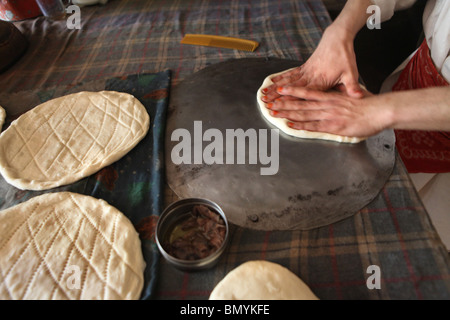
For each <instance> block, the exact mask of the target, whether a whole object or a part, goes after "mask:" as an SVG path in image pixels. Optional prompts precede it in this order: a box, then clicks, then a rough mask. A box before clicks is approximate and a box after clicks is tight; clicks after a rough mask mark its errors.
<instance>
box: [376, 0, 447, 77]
mask: <svg viewBox="0 0 450 320" xmlns="http://www.w3.org/2000/svg"><path fill="white" fill-rule="evenodd" d="M371 1H372V3H373V4H375V5H377V6H379V7H380V9H381V20H382V21H386V20H388V19H390V18H392V16H393V15H394V12H395V10H400V9H405V8H408V7H410V6H411V5H413V4H414V2H415V0H371ZM423 30H424V34H425V39H427V43H428V47H429V48H430V53H431V59H432V60H433V62H434V65H435V66H436V69H437V70H438V71H439V73H440V74H441V75H442V76H443V77H444V78H445V80H447V82H450V1H449V0H428V2H427V4H426V6H425V10H424V13H423ZM410 58H411V57H409V58H408V59H407V61H409V59H410ZM405 65H406V63H403V64H402V66H403V68H404V67H405ZM403 68H398V69H397V70H396V71H400V70H401V69H403Z"/></svg>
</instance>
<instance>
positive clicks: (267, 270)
mask: <svg viewBox="0 0 450 320" xmlns="http://www.w3.org/2000/svg"><path fill="white" fill-rule="evenodd" d="M209 299H210V300H318V298H317V297H316V295H315V294H314V293H313V292H312V291H311V289H310V288H309V287H308V286H307V285H306V284H305V283H304V282H303V281H302V280H301V279H300V278H299V277H297V276H296V275H295V274H294V273H292V272H291V271H290V270H288V269H287V268H285V267H283V266H281V265H279V264H276V263H273V262H269V261H263V260H256V261H249V262H245V263H243V264H242V265H240V266H239V267H237V268H236V269H234V270H232V271H230V272H229V273H228V274H227V275H226V276H225V278H223V279H222V281H220V282H219V283H218V284H217V286H216V287H215V288H214V290H213V291H212V292H211V295H210V297H209Z"/></svg>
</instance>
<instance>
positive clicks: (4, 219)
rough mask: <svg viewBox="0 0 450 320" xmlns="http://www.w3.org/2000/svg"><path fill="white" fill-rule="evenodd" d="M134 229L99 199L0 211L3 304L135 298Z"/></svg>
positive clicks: (62, 199) (139, 284)
mask: <svg viewBox="0 0 450 320" xmlns="http://www.w3.org/2000/svg"><path fill="white" fill-rule="evenodd" d="M144 268H145V261H144V259H143V255H142V249H141V242H140V239H139V236H138V233H137V232H136V230H135V228H134V227H133V225H132V224H131V222H130V221H129V220H128V218H127V217H126V216H125V215H123V214H122V213H121V212H120V211H118V210H117V209H116V208H114V207H112V206H111V205H109V204H108V203H106V202H105V201H104V200H98V199H95V198H93V197H90V196H85V195H81V194H76V193H71V192H57V193H47V194H43V195H40V196H36V197H34V198H31V199H30V200H28V201H26V202H23V203H21V204H18V205H16V206H14V207H11V208H8V209H5V210H3V211H1V212H0V270H1V272H0V299H1V300H6V299H8V300H29V299H30V300H109V299H112V300H119V299H120V300H121V299H127V300H128V299H138V298H140V294H141V291H142V288H143V282H144V276H143V274H144Z"/></svg>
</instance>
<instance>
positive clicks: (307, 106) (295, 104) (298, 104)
mask: <svg viewBox="0 0 450 320" xmlns="http://www.w3.org/2000/svg"><path fill="white" fill-rule="evenodd" d="M267 108H268V109H270V110H274V111H302V110H303V111H305V110H318V109H324V106H323V103H320V102H318V101H310V100H308V101H307V100H300V99H298V98H294V97H291V96H283V97H281V98H280V99H277V100H275V101H273V102H270V103H268V104H267Z"/></svg>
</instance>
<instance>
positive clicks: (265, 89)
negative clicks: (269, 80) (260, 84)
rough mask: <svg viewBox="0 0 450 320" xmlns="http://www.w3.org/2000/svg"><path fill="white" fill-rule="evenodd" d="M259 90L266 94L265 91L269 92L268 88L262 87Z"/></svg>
mask: <svg viewBox="0 0 450 320" xmlns="http://www.w3.org/2000/svg"><path fill="white" fill-rule="evenodd" d="M261 92H262V93H264V94H266V93H267V92H269V89H267V88H264V89H262V90H261Z"/></svg>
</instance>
